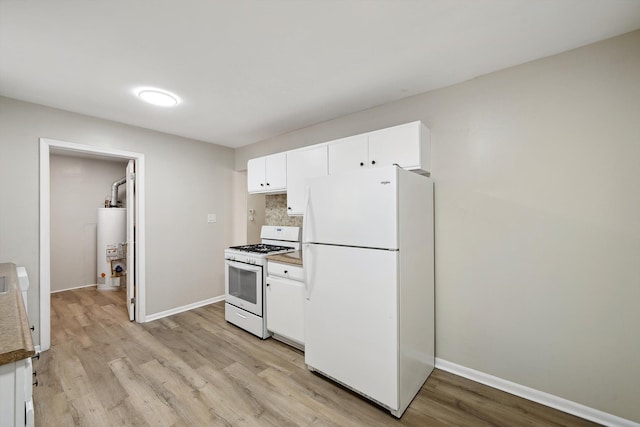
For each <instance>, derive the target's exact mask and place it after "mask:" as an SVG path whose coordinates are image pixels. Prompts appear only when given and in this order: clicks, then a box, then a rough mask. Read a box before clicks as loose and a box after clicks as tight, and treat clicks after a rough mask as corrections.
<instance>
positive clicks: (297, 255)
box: [267, 251, 302, 266]
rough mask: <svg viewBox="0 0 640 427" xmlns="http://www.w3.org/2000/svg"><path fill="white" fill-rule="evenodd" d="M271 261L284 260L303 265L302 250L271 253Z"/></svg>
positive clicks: (288, 262) (287, 262)
mask: <svg viewBox="0 0 640 427" xmlns="http://www.w3.org/2000/svg"><path fill="white" fill-rule="evenodd" d="M267 259H268V260H269V261H277V262H284V263H285V264H294V265H299V266H302V251H295V252H289V253H286V254H276V255H269V256H268V257H267Z"/></svg>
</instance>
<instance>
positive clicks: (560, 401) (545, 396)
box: [436, 358, 640, 427]
mask: <svg viewBox="0 0 640 427" xmlns="http://www.w3.org/2000/svg"><path fill="white" fill-rule="evenodd" d="M436 368H438V369H441V370H443V371H447V372H451V373H452V374H456V375H459V376H461V377H464V378H468V379H470V380H472V381H475V382H478V383H481V384H485V385H488V386H489V387H493V388H497V389H498V390H502V391H506V392H507V393H510V394H514V395H516V396H520V397H523V398H525V399H527V400H531V401H533V402H537V403H540V404H542V405H545V406H549V407H551V408H554V409H557V410H559V411H562V412H566V413H568V414H572V415H575V416H577V417H580V418H584V419H585V420H589V421H593V422H596V423H599V424H602V425H605V426H611V427H640V424H639V423H636V422H634V421H631V420H627V419H625V418H620V417H618V416H616V415H612V414H609V413H607V412H603V411H599V410H597V409H593V408H590V407H588V406H585V405H581V404H580V403H576V402H573V401H571V400H567V399H564V398H562V397H558V396H555V395H553V394H549V393H545V392H544V391H540V390H536V389H533V388H529V387H526V386H523V385H521V384H517V383H514V382H511V381H507V380H504V379H502V378H498V377H494V376H493V375H489V374H485V373H484V372H480V371H476V370H475V369H471V368H467V367H465V366H461V365H457V364H455V363H453V362H449V361H447V360H443V359H440V358H436Z"/></svg>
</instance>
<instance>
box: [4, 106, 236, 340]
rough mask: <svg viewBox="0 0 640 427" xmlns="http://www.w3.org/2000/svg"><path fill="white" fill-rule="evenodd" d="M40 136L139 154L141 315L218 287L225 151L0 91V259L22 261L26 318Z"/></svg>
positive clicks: (35, 286) (227, 221)
mask: <svg viewBox="0 0 640 427" xmlns="http://www.w3.org/2000/svg"><path fill="white" fill-rule="evenodd" d="M150 114H151V113H150ZM40 137H44V138H50V139H57V140H62V141H68V142H74V143H79V144H86V145H92V146H100V147H108V148H113V149H121V150H127V151H133V152H138V153H143V154H144V155H145V161H146V177H145V178H146V218H145V219H146V238H147V240H146V273H147V277H146V304H147V315H151V314H154V313H158V312H162V311H164V310H168V309H171V308H175V307H180V306H183V305H186V304H190V303H194V302H198V301H202V300H206V299H208V298H213V297H217V296H221V295H223V294H224V261H223V260H224V254H223V251H224V248H225V247H227V246H229V244H230V243H231V239H232V234H233V225H232V224H233V216H232V213H233V211H232V207H233V202H232V200H233V198H232V194H231V193H232V190H233V188H234V186H233V183H232V180H233V156H234V152H233V150H232V149H229V148H225V147H221V146H217V145H213V144H208V143H204V142H200V141H195V140H190V139H186V138H180V137H177V136H172V135H167V134H163V133H159V132H154V131H150V130H146V129H142V128H136V127H132V126H127V125H123V124H119V123H115V122H110V121H106V120H100V119H95V118H91V117H87V116H83V115H79V114H74V113H69V112H65V111H61V110H56V109H52V108H47V107H43V106H39V105H36V104H30V103H25V102H20V101H16V100H12V99H9V98H3V97H0V150H1V156H0V158H1V159H2V167H0V196H1V200H2V202H1V203H2V209H0V262H1V261H12V262H15V263H17V264H18V265H24V266H26V268H27V271H28V273H29V276H30V279H31V284H32V285H31V289H30V290H29V296H28V300H29V301H28V303H29V313H33V317H34V318H33V319H32V321H33V323H35V324H36V325H37V324H38V323H39V318H38V311H39V279H40V276H39V268H38V266H39V263H38V259H39V255H38V251H39V240H38V239H39V235H38V232H39V231H38V220H39V219H38V203H39V201H38V197H39V184H38V176H39V165H38V158H39V154H38V138H40ZM207 213H215V214H217V219H218V221H217V223H207ZM37 333H38V334H39V331H37ZM38 340H39V339H37V341H38Z"/></svg>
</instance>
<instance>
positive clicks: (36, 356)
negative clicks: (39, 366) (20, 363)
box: [31, 353, 40, 360]
mask: <svg viewBox="0 0 640 427" xmlns="http://www.w3.org/2000/svg"><path fill="white" fill-rule="evenodd" d="M31 358H32V359H38V360H40V353H38V354H36V355H35V356H32V357H31Z"/></svg>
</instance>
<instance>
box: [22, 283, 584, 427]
mask: <svg viewBox="0 0 640 427" xmlns="http://www.w3.org/2000/svg"><path fill="white" fill-rule="evenodd" d="M124 303H125V297H124V295H123V293H122V292H98V291H97V290H96V289H95V288H84V289H78V290H72V291H66V292H60V293H56V294H53V295H52V296H51V331H52V340H51V341H52V346H51V349H50V350H49V351H47V352H44V353H43V354H42V356H41V358H40V360H38V361H35V369H36V370H37V379H38V383H39V385H38V386H37V387H35V388H34V399H35V415H36V423H37V425H38V426H47V427H50V426H73V425H77V426H90V427H99V426H124V425H135V426H217V425H228V426H310V425H313V426H395V425H403V426H587V425H594V424H593V423H590V422H587V421H584V420H582V419H579V418H576V417H574V416H571V415H568V414H565V413H562V412H559V411H556V410H553V409H550V408H547V407H544V406H542V405H538V404H536V403H533V402H530V401H527V400H524V399H521V398H519V397H515V396H513V395H510V394H507V393H504V392H501V391H498V390H496V389H493V388H490V387H487V386H484V385H481V384H478V383H475V382H473V381H469V380H467V379H464V378H461V377H458V376H456V375H452V374H450V373H447V372H444V371H440V370H437V369H436V370H435V371H434V372H433V374H432V375H431V377H430V378H429V380H428V381H427V382H426V384H425V385H424V387H423V388H422V390H421V391H420V393H419V394H418V396H417V397H416V399H415V400H414V401H413V403H412V404H411V406H409V408H408V409H407V411H406V412H405V414H404V416H403V417H402V418H401V419H400V420H397V419H395V418H394V417H392V416H391V415H390V414H389V413H388V412H386V411H384V410H383V409H381V408H379V407H378V406H376V405H374V404H372V403H370V402H368V401H366V400H364V399H362V398H361V397H359V396H357V395H356V394H354V393H352V392H350V391H348V390H346V389H344V388H342V387H340V386H338V385H336V384H335V383H332V382H330V381H328V380H326V379H325V378H323V377H321V376H318V375H316V374H313V373H311V372H309V371H308V370H307V368H306V367H305V364H304V354H303V353H302V352H300V351H298V350H296V349H293V348H291V347H289V346H287V345H285V344H282V343H280V342H278V341H275V340H273V339H268V340H264V341H262V340H260V339H258V338H256V337H254V336H253V335H251V334H249V333H247V332H245V331H243V330H241V329H239V328H236V327H235V326H233V325H231V324H228V323H227V322H225V320H224V305H223V303H217V304H212V305H209V306H206V307H202V308H198V309H195V310H192V311H188V312H184V313H180V314H177V315H174V316H171V317H168V318H164V319H160V320H156V321H153V322H149V323H145V324H137V323H132V322H129V321H128V319H127V315H126V309H125V304H124Z"/></svg>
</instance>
